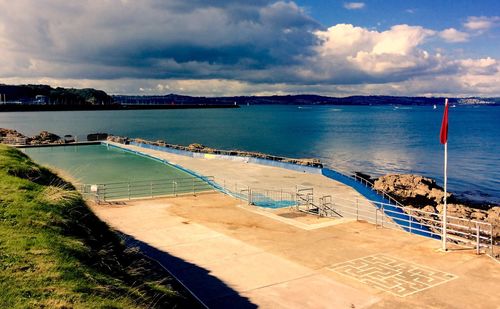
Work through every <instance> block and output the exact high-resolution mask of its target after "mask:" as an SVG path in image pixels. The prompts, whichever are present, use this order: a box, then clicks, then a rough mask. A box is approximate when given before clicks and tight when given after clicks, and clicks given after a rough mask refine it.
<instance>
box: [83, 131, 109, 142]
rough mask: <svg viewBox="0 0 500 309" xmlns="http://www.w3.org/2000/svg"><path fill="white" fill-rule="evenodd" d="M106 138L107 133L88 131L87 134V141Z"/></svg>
mask: <svg viewBox="0 0 500 309" xmlns="http://www.w3.org/2000/svg"><path fill="white" fill-rule="evenodd" d="M107 138H108V133H90V134H88V135H87V141H89V142H93V141H104V140H106V139H107Z"/></svg>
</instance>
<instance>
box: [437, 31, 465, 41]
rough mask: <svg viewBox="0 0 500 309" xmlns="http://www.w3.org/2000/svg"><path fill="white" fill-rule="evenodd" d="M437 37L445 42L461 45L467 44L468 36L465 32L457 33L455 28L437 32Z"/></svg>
mask: <svg viewBox="0 0 500 309" xmlns="http://www.w3.org/2000/svg"><path fill="white" fill-rule="evenodd" d="M439 36H440V37H441V38H443V39H444V40H445V41H446V42H450V43H461V42H467V41H468V40H469V37H470V35H469V34H468V33H467V32H462V31H458V30H457V29H455V28H448V29H445V30H443V31H441V32H439Z"/></svg>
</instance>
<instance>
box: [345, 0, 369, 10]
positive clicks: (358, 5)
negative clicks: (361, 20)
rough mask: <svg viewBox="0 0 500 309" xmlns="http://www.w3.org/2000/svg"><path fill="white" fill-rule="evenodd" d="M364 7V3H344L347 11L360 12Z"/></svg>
mask: <svg viewBox="0 0 500 309" xmlns="http://www.w3.org/2000/svg"><path fill="white" fill-rule="evenodd" d="M364 7H365V3H364V2H345V3H344V8H346V9H348V10H360V9H362V8H364Z"/></svg>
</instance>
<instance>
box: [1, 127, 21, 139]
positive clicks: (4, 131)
mask: <svg viewBox="0 0 500 309" xmlns="http://www.w3.org/2000/svg"><path fill="white" fill-rule="evenodd" d="M0 137H22V138H24V137H26V136H25V135H23V134H21V133H19V132H17V131H16V130H13V129H5V128H0Z"/></svg>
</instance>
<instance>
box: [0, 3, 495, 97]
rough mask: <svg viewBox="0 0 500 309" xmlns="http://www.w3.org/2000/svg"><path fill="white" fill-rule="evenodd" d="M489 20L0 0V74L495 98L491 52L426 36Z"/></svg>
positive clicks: (78, 83)
mask: <svg viewBox="0 0 500 309" xmlns="http://www.w3.org/2000/svg"><path fill="white" fill-rule="evenodd" d="M359 3H361V2H359ZM498 22H499V21H498V18H496V17H470V18H469V19H468V20H467V24H466V25H465V26H464V27H465V29H467V31H469V32H462V31H459V30H456V29H455V28H449V29H445V30H443V31H435V30H432V29H427V28H425V27H421V26H415V25H405V24H402V25H393V26H392V27H390V28H389V29H385V30H373V29H368V28H364V27H359V26H356V25H352V24H337V25H333V26H331V27H328V28H325V27H323V26H322V25H320V24H319V23H318V22H317V21H315V20H314V19H313V18H311V17H310V16H309V15H308V14H307V12H305V11H304V9H303V8H301V7H300V6H298V5H297V4H296V3H294V2H289V1H275V0H256V1H246V0H235V1H229V0H214V1H204V0H143V1H131V0H128V1H127V0H106V1H100V0H87V1H63V0H46V1H43V3H42V1H34V0H31V1H30V0H17V1H11V2H9V3H6V2H5V1H3V2H1V1H0V46H2V55H1V57H0V82H4V83H27V82H31V83H49V84H52V85H55V86H64V87H96V88H102V89H104V90H107V91H109V92H111V93H128V94H133V93H143V94H164V93H167V92H174V93H175V92H179V93H185V94H194V95H225V94H227V95H238V94H272V93H301V92H302V93H304V92H307V93H322V94H330V95H351V94H357V93H359V94H370V92H372V93H373V94H399V95H412V94H429V93H430V94H432V93H436V94H437V93H445V92H453V91H455V92H456V93H470V94H480V93H479V91H483V92H484V93H488V94H494V93H496V94H497V95H500V86H498V85H499V84H500V83H499V82H498V81H499V73H498V72H499V62H498V61H499V60H498V59H496V58H493V57H489V58H488V57H484V58H482V59H472V58H471V59H456V58H451V56H448V55H447V53H446V50H445V49H442V50H440V51H439V52H438V51H437V49H436V50H433V49H430V48H429V45H428V44H427V42H429V41H432V40H434V41H433V42H436V40H435V39H436V38H438V37H440V38H442V39H443V40H445V41H447V42H465V41H466V40H467V39H469V38H472V37H473V36H474V35H477V34H478V31H485V29H489V28H491V27H493V26H494V25H495V23H498ZM440 42H441V43H442V40H440ZM438 43H439V42H438ZM431 46H432V45H431ZM412 86H413V88H412ZM474 87H476V88H474Z"/></svg>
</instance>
